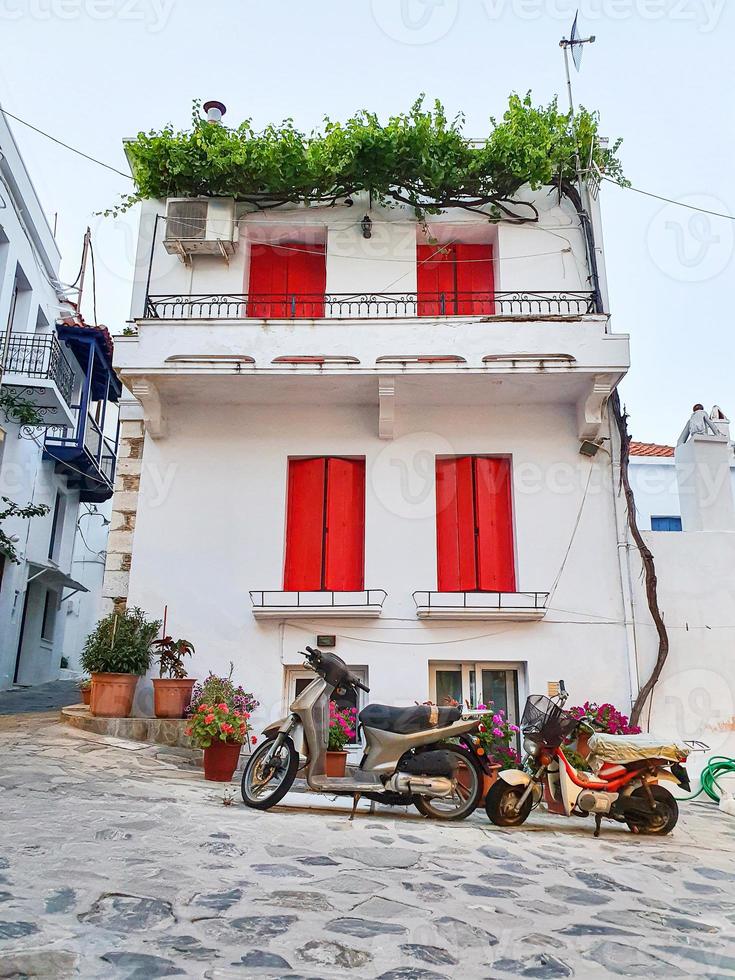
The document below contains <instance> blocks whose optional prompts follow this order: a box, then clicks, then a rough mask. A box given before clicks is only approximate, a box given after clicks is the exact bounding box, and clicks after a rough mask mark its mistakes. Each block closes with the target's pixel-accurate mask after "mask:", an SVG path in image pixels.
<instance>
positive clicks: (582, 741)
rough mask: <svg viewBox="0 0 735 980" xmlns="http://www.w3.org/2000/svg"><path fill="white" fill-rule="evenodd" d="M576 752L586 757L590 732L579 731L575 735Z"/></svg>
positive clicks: (588, 751) (588, 750) (588, 752)
mask: <svg viewBox="0 0 735 980" xmlns="http://www.w3.org/2000/svg"><path fill="white" fill-rule="evenodd" d="M577 752H578V753H579V755H581V756H582V758H583V759H586V758H587V756H588V755H589V754H590V733H589V732H579V733H578V735H577Z"/></svg>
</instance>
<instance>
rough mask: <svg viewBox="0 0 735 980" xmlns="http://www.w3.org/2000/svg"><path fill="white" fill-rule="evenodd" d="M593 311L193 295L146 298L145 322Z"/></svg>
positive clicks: (480, 299) (482, 296)
mask: <svg viewBox="0 0 735 980" xmlns="http://www.w3.org/2000/svg"><path fill="white" fill-rule="evenodd" d="M594 312H595V309H594V297H593V294H592V293H591V292H574V291H571V292H570V291H562V292H548V291H544V290H541V291H536V292H534V291H523V292H521V291H518V290H514V291H506V292H484V293H483V292H473V293H456V292H452V293H423V292H422V293H326V294H315V293H298V294H297V293H293V294H278V295H277V294H268V295H266V294H257V295H255V294H247V293H191V294H178V295H177V294H165V295H164V294H158V295H149V296H148V297H147V298H146V304H145V315H146V318H147V319H161V320H210V319H215V320H217V319H221V320H237V319H261V320H262V319H274V320H298V319H323V318H326V319H349V320H360V319H366V320H367V319H391V318H395V319H400V318H404V319H405V318H410V317H453V316H464V317H498V318H501V319H505V318H509V317H510V318H520V319H524V318H526V319H536V318H539V319H544V320H548V319H562V320H567V319H571V318H575V319H576V318H578V317H581V316H586V315H590V314H592V313H594Z"/></svg>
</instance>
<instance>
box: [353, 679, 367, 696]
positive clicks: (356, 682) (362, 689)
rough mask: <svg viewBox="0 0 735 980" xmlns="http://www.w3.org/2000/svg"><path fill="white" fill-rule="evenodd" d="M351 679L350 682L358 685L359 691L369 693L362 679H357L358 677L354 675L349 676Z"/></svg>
mask: <svg viewBox="0 0 735 980" xmlns="http://www.w3.org/2000/svg"><path fill="white" fill-rule="evenodd" d="M351 680H352V683H353V684H354V686H355V687H359V688H360V690H361V691H364V692H365V693H366V694H369V693H370V688H369V687H365V685H364V684H363V683H362V681H358V679H357V678H356V677H354V678H351Z"/></svg>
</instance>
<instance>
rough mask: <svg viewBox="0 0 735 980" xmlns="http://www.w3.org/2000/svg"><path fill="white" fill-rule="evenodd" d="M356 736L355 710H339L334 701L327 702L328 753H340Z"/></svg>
mask: <svg viewBox="0 0 735 980" xmlns="http://www.w3.org/2000/svg"><path fill="white" fill-rule="evenodd" d="M356 735H357V709H356V708H340V706H339V705H338V704H337V702H336V701H330V702H329V744H328V745H327V750H328V751H329V752H342V751H344V747H345V745H347V744H348V743H350V742H354V740H355V737H356Z"/></svg>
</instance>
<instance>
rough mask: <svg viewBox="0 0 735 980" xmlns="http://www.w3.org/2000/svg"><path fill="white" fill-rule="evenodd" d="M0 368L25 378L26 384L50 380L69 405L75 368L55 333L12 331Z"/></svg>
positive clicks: (30, 384)
mask: <svg viewBox="0 0 735 980" xmlns="http://www.w3.org/2000/svg"><path fill="white" fill-rule="evenodd" d="M3 371H4V372H5V373H7V374H17V375H20V376H21V377H23V378H28V379H29V387H32V382H33V380H41V381H53V382H54V383H55V384H56V387H57V388H58V389H59V392H60V393H61V396H62V398H63V399H64V401H65V402H66V404H67V405H71V397H72V390H73V388H74V371H73V369H72V366H71V364H69V361H68V360H67V359H66V355H65V354H64V352H63V351H62V349H61V345H60V344H59V341H58V340H57V339H56V337H55V336H54V334H41V335H37V334H18V333H13V334H11V335H10V340H9V344H8V353H7V357H6V358H5V363H4V365H3Z"/></svg>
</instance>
